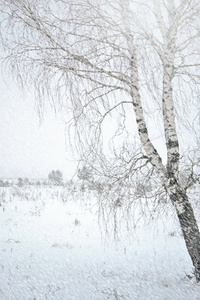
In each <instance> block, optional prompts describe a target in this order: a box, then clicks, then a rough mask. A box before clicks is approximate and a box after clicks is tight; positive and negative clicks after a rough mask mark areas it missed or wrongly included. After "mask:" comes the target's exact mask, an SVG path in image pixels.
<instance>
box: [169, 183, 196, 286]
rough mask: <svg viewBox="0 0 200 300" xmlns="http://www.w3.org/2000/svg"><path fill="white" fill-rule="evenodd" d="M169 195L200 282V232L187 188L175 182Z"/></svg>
mask: <svg viewBox="0 0 200 300" xmlns="http://www.w3.org/2000/svg"><path fill="white" fill-rule="evenodd" d="M169 195H170V199H171V201H172V203H173V205H174V206H175V208H176V213H177V216H178V219H179V222H180V226H181V230H182V233H183V237H184V240H185V244H186V247H187V250H188V253H189V255H190V257H191V260H192V263H193V266H194V273H195V277H196V281H197V282H200V232H199V228H198V224H197V221H196V218H195V216H194V211H193V208H192V206H191V204H190V202H189V199H188V196H187V195H186V192H185V190H182V189H181V188H180V186H179V185H178V183H176V184H173V189H172V188H170V189H169Z"/></svg>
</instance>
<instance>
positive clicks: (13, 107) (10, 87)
mask: <svg viewBox="0 0 200 300" xmlns="http://www.w3.org/2000/svg"><path fill="white" fill-rule="evenodd" d="M7 81H8V80H6V83H5V80H4V79H3V78H2V75H0V178H16V177H17V178H18V177H29V178H47V177H48V174H49V172H50V171H51V170H53V169H55V170H57V169H59V170H61V171H62V172H63V174H64V177H65V178H71V176H72V175H73V174H74V171H75V163H74V162H72V157H71V156H70V151H69V150H68V149H66V146H65V125H64V123H63V122H62V120H61V119H60V120H59V118H56V117H55V116H54V115H53V113H49V114H48V116H47V117H46V118H45V120H44V121H43V123H42V124H41V125H40V124H39V118H38V116H37V112H36V110H35V108H34V99H33V98H32V96H31V95H30V96H26V97H23V95H21V93H20V92H19V91H18V89H17V86H16V85H15V84H14V83H13V82H12V81H11V82H12V83H10V84H8V82H7Z"/></svg>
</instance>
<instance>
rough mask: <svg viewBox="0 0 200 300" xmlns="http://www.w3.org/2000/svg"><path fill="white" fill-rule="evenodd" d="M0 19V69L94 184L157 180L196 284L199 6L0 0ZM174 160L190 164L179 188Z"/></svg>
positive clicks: (199, 254)
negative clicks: (62, 127) (66, 136)
mask: <svg viewBox="0 0 200 300" xmlns="http://www.w3.org/2000/svg"><path fill="white" fill-rule="evenodd" d="M1 12H2V17H1V40H2V45H3V46H4V49H5V51H6V53H7V54H6V57H5V59H4V63H5V66H6V68H7V69H8V70H10V71H11V72H12V74H13V76H14V77H15V78H16V79H17V80H18V82H19V83H20V84H21V85H22V87H28V88H29V89H30V88H31V89H32V88H33V90H34V92H35V98H36V100H37V104H38V110H39V114H40V116H41V117H42V115H43V113H44V111H45V107H46V106H47V105H49V103H50V105H51V106H53V107H54V108H55V109H61V110H62V112H63V113H64V114H65V115H66V122H67V124H68V129H69V133H70V135H71V137H72V139H71V143H72V144H74V145H75V146H77V149H78V153H79V155H80V157H81V159H82V160H83V161H86V162H87V163H88V164H89V165H90V167H91V166H92V167H93V169H94V170H96V172H97V173H98V174H99V178H103V177H104V178H107V179H108V178H109V179H112V180H111V182H112V185H114V184H117V183H119V182H123V188H122V191H124V186H125V183H127V182H128V184H129V186H130V185H131V184H134V178H135V177H134V175H136V174H138V172H140V173H141V178H142V176H143V175H142V174H145V178H146V181H150V180H151V179H152V178H153V179H154V178H156V180H157V181H156V182H157V184H158V186H159V188H160V189H161V190H162V193H165V194H166V195H167V197H168V198H169V199H170V201H171V203H172V204H173V207H174V210H175V212H176V214H177V217H178V220H179V222H180V227H181V230H182V233H183V237H184V240H185V244H186V247H187V250H188V253H189V255H190V257H191V260H192V263H193V266H194V270H195V276H196V280H197V281H200V233H199V229H198V224H197V221H196V218H195V215H194V211H193V208H192V205H191V203H190V200H189V198H188V192H187V191H188V187H189V186H191V185H192V184H193V183H194V182H198V180H199V179H198V176H197V174H196V173H195V168H196V163H195V160H196V161H197V164H198V157H197V154H198V153H197V151H195V147H198V132H197V129H195V126H192V125H195V124H197V115H198V110H199V107H198V97H199V80H200V76H199V67H200V64H199V61H200V50H199V46H200V43H199V42H200V28H199V17H200V3H199V1H198V0H147V1H146V0H145V1H143V0H141V1H132V0H116V1H112V0H76V1H73V0H72V1H68V0H40V1H36V0H18V1H15V0H4V1H3V3H2V4H1ZM108 120H109V122H112V126H111V128H110V131H111V133H112V134H113V137H112V139H111V142H110V148H109V149H108V148H107V131H108V130H107V126H109V122H108ZM191 120H192V121H191ZM183 121H184V122H183ZM195 122H196V123H195ZM184 125H185V127H184ZM113 127H116V128H115V130H114V131H113ZM190 128H191V130H190ZM70 130H72V131H70ZM187 130H190V131H189V132H190V135H191V136H192V143H189V144H188V145H186V143H187V140H184V137H185V135H184V134H183V132H186V131H187ZM105 148H107V149H106V150H105ZM196 149H198V148H196ZM192 153H195V155H193V158H192V159H191V154H192ZM186 154H187V155H186ZM182 161H183V162H187V166H189V162H191V163H190V168H189V167H188V168H187V170H189V171H188V175H187V178H186V180H185V183H183V181H182V180H181V176H180V166H181V164H182ZM121 193H122V192H121ZM128 195H129V197H128ZM122 196H123V195H122ZM131 197H134V195H131ZM125 201H126V202H130V203H131V201H132V199H130V194H127V199H125Z"/></svg>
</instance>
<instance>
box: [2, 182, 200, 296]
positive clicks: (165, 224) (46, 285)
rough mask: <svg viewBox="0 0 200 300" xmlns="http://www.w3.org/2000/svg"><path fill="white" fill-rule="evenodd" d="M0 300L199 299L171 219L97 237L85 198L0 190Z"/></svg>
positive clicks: (42, 190)
mask: <svg viewBox="0 0 200 300" xmlns="http://www.w3.org/2000/svg"><path fill="white" fill-rule="evenodd" d="M0 203H1V206H0V228H1V235H0V254H1V255H0V299H2V300H4V299H5V300H45V299H49V300H50V299H51V300H52V299H54V300H89V299H91V300H95V299H97V300H104V299H110V300H112V299H118V300H122V299H129V300H139V299H141V300H175V299H179V300H199V299H200V284H197V283H195V280H194V278H192V279H189V277H188V276H187V275H191V274H192V264H191V261H190V258H189V256H188V254H187V251H186V248H185V244H184V241H183V238H182V236H181V235H180V231H179V228H178V224H177V222H176V220H174V219H173V218H171V219H169V220H168V219H167V218H166V220H163V219H162V221H161V220H157V221H156V223H157V224H156V225H155V224H154V226H142V225H141V224H142V223H140V225H138V226H136V228H135V229H134V230H133V231H132V232H130V234H129V236H127V233H126V232H125V233H124V236H123V234H122V235H121V236H122V237H121V238H120V239H118V240H117V241H115V242H114V241H113V239H112V238H111V237H110V239H109V235H108V236H107V237H106V239H105V236H104V234H103V235H102V230H103V228H101V229H100V228H99V225H98V206H97V204H96V200H95V198H94V197H92V196H91V194H89V193H87V192H85V193H83V194H82V196H81V195H80V192H79V193H77V195H76V193H74V195H73V196H72V195H71V193H70V192H69V191H67V190H66V189H64V188H63V187H58V188H55V187H53V188H50V187H36V186H35V187H31V186H27V187H21V188H20V187H17V186H15V187H4V188H0Z"/></svg>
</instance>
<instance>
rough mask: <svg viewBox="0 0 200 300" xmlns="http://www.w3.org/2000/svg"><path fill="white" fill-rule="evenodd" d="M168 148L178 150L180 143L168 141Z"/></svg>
mask: <svg viewBox="0 0 200 300" xmlns="http://www.w3.org/2000/svg"><path fill="white" fill-rule="evenodd" d="M166 144H167V148H170V149H171V148H176V147H178V146H179V144H178V141H172V140H168V141H167V143H166Z"/></svg>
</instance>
